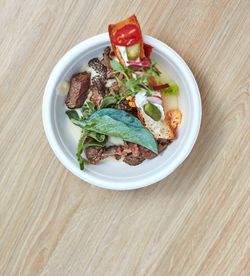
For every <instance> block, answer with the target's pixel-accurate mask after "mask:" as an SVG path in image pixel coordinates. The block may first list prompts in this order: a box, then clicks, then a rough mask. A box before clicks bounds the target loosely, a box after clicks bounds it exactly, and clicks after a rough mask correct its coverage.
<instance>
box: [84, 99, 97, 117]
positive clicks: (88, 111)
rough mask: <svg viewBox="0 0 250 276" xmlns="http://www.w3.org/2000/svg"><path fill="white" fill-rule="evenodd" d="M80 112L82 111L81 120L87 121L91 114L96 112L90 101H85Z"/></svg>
mask: <svg viewBox="0 0 250 276" xmlns="http://www.w3.org/2000/svg"><path fill="white" fill-rule="evenodd" d="M81 111H82V120H85V119H87V118H88V117H89V116H90V115H91V114H92V113H94V112H95V111H96V109H95V105H94V103H92V102H91V101H85V103H84V105H83V106H82V109H81Z"/></svg>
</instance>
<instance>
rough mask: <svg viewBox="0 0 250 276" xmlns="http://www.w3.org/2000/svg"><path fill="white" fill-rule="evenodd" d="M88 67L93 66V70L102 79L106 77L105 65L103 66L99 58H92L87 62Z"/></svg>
mask: <svg viewBox="0 0 250 276" xmlns="http://www.w3.org/2000/svg"><path fill="white" fill-rule="evenodd" d="M88 65H89V67H91V68H93V69H94V70H95V72H96V73H97V74H98V75H99V76H100V77H101V78H102V79H103V80H106V79H107V67H106V66H104V65H103V64H102V63H101V61H100V60H99V58H92V59H91V60H90V61H89V62H88Z"/></svg>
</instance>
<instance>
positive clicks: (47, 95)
mask: <svg viewBox="0 0 250 276" xmlns="http://www.w3.org/2000/svg"><path fill="white" fill-rule="evenodd" d="M143 39H144V41H145V42H146V43H148V44H154V45H155V44H157V48H161V49H163V50H166V51H168V52H169V53H170V54H171V58H173V59H174V61H175V64H178V67H179V68H182V74H183V75H184V76H185V79H187V78H188V79H189V80H188V83H189V85H192V92H193V94H194V95H195V97H193V98H192V101H194V106H195V107H196V108H195V109H194V110H193V115H192V116H193V117H195V118H196V121H195V122H196V124H195V125H194V126H192V128H191V132H190V134H189V136H188V141H187V143H185V145H184V147H183V148H182V150H181V153H180V154H178V156H177V157H176V159H175V162H173V163H171V164H169V165H168V167H167V168H166V170H162V171H159V172H158V173H157V175H155V174H153V175H151V176H149V177H147V179H141V180H139V181H138V180H136V181H129V182H128V183H126V184H125V183H122V184H121V185H119V183H114V182H112V180H105V179H100V178H99V177H98V176H94V175H91V173H89V172H86V171H81V170H80V169H79V167H76V166H75V165H74V164H73V163H72V162H71V160H70V158H68V157H67V155H66V154H65V153H64V152H63V150H62V149H61V148H60V146H59V143H58V141H57V138H56V135H55V129H54V125H53V122H52V120H51V116H52V113H53V104H52V103H53V102H52V98H53V93H55V91H54V89H53V87H54V86H55V83H57V81H58V80H59V78H60V75H61V72H62V68H65V66H67V65H68V64H69V63H70V62H71V61H72V60H74V59H75V58H77V57H78V56H79V54H80V53H82V52H84V50H85V49H88V48H89V47H92V46H96V44H97V43H96V42H97V41H99V42H101V41H103V42H104V41H106V40H107V41H108V40H109V35H108V33H102V34H99V35H95V36H93V37H91V38H88V39H86V40H84V41H82V42H80V43H78V44H77V45H75V46H74V47H73V48H71V49H70V50H69V51H67V52H66V53H65V54H64V56H63V57H62V58H61V59H60V60H59V61H58V62H57V64H56V65H55V67H54V68H53V70H52V72H51V74H50V76H49V79H48V81H47V84H46V87H45V92H44V96H43V103H42V120H43V127H44V131H45V134H46V137H47V140H48V142H49V144H50V146H51V148H52V150H53V151H54V153H55V155H56V157H57V158H58V159H59V161H60V162H61V163H62V164H63V165H64V167H66V168H67V169H68V170H69V171H71V172H72V173H73V174H74V175H76V176H78V177H79V178H80V179H82V180H84V181H87V182H88V183H91V184H93V185H95V186H98V187H101V188H106V189H112V190H130V189H138V188H142V187H146V186H148V185H151V184H154V183H156V182H158V181H160V180H162V179H163V178H165V177H167V176H168V175H169V174H171V173H172V172H173V171H174V170H175V169H176V168H177V167H178V166H180V165H181V164H182V162H183V161H184V160H185V159H186V158H187V157H188V155H189V154H190V152H191V151H192V149H193V147H194V144H195V142H196V140H197V137H198V134H199V130H200V125H201V116H202V105H201V98H200V92H199V88H198V85H197V83H196V80H195V78H194V76H193V73H192V72H191V70H190V68H189V67H188V65H187V64H186V62H185V61H184V60H183V59H182V58H181V56H180V55H179V54H177V53H176V52H175V51H174V50H173V49H172V48H171V47H169V46H168V45H166V44H165V43H163V42H162V41H160V40H158V39H156V38H153V37H151V36H149V35H143Z"/></svg>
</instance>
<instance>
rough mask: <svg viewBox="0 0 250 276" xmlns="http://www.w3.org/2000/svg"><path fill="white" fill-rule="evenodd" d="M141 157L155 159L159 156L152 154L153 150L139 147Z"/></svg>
mask: <svg viewBox="0 0 250 276" xmlns="http://www.w3.org/2000/svg"><path fill="white" fill-rule="evenodd" d="M139 151H140V156H142V157H143V158H144V159H153V158H155V157H156V156H157V154H156V153H154V152H152V151H151V150H149V149H147V148H144V147H143V146H139Z"/></svg>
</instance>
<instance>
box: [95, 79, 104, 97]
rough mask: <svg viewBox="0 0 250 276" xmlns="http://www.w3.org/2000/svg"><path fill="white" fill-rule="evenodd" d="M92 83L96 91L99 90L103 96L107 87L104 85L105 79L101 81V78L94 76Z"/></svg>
mask: <svg viewBox="0 0 250 276" xmlns="http://www.w3.org/2000/svg"><path fill="white" fill-rule="evenodd" d="M92 84H93V85H94V86H96V88H97V89H98V91H99V92H100V94H101V95H102V96H103V97H104V96H105V95H106V94H107V93H106V91H107V89H106V86H105V81H103V79H102V78H101V77H99V76H94V77H93V78H92Z"/></svg>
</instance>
